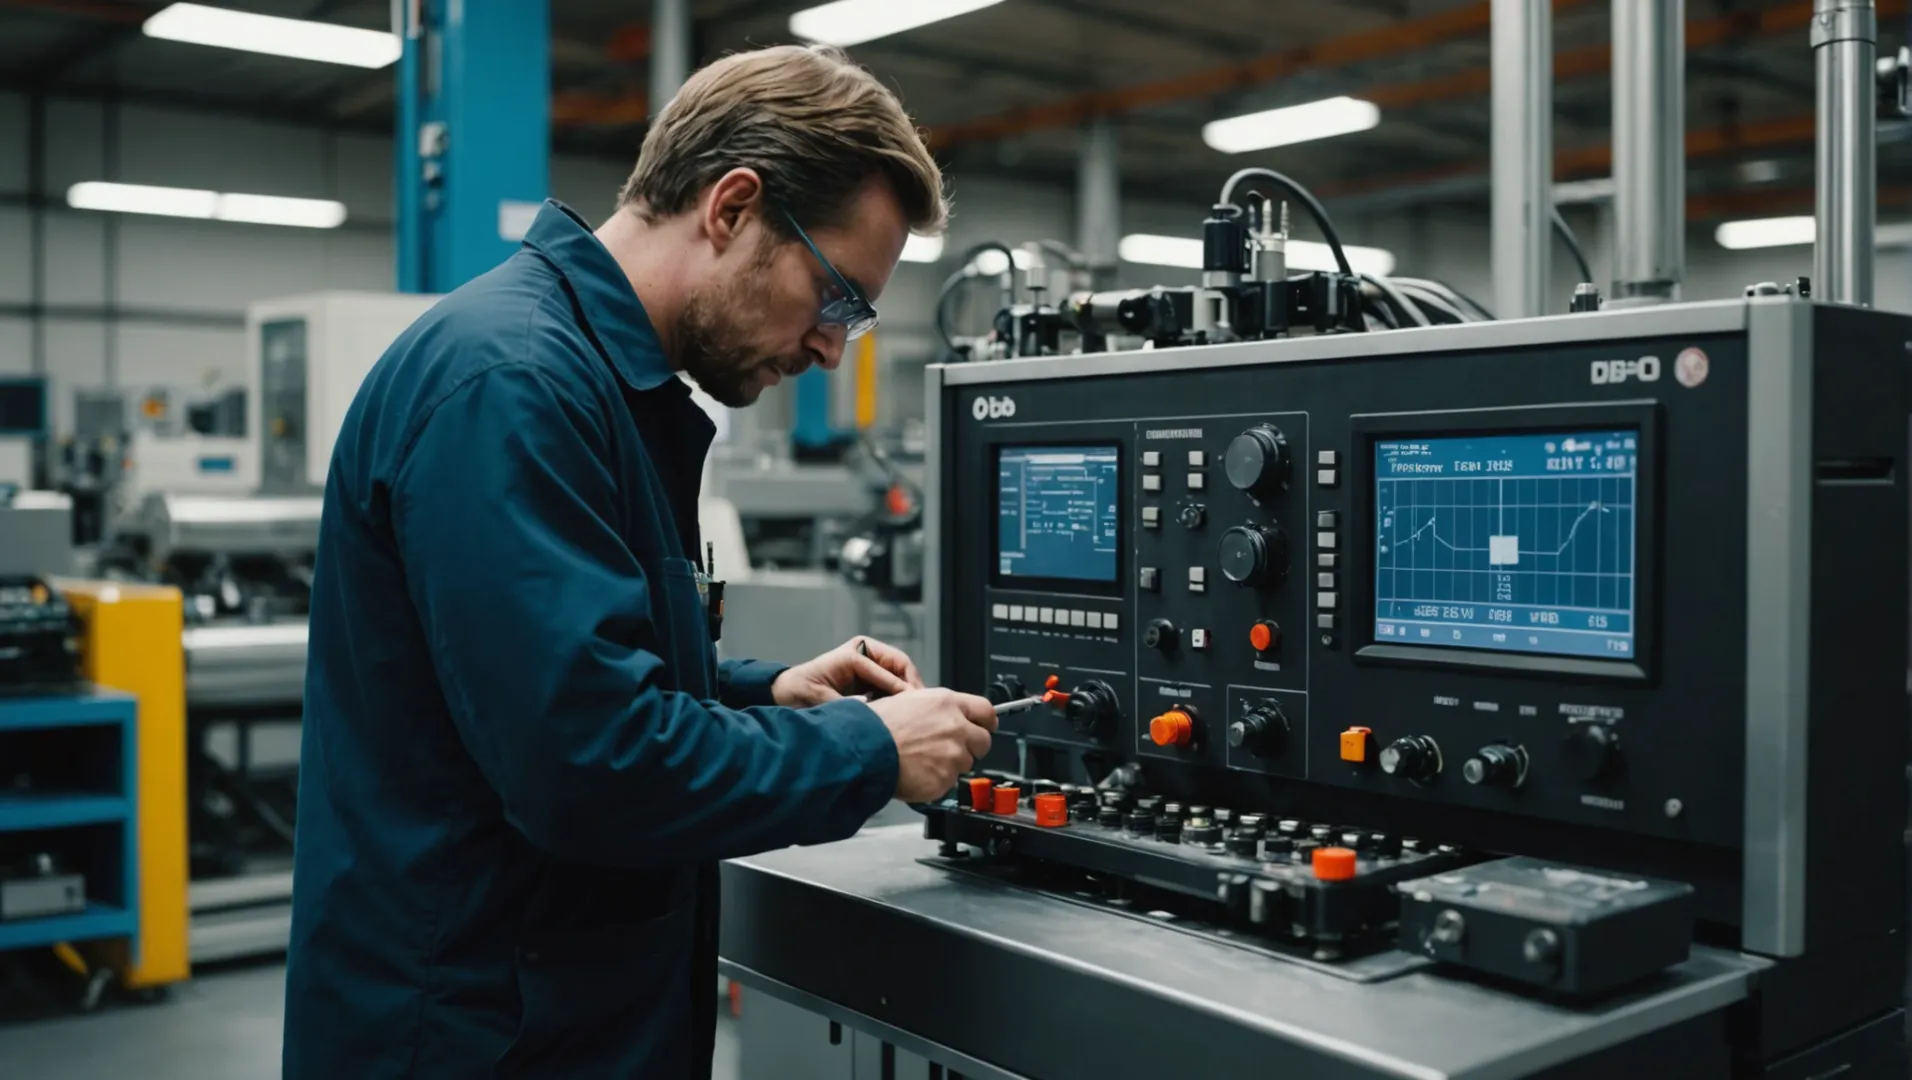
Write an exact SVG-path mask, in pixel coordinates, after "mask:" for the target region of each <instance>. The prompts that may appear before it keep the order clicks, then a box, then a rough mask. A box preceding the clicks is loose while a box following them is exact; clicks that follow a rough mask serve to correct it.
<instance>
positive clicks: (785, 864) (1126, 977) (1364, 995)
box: [722, 825, 1766, 1080]
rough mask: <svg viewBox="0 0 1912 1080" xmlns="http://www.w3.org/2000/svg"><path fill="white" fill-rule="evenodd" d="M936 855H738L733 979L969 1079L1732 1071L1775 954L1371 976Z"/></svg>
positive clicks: (1452, 1077) (885, 849)
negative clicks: (1581, 990)
mask: <svg viewBox="0 0 1912 1080" xmlns="http://www.w3.org/2000/svg"><path fill="white" fill-rule="evenodd" d="M933 853H934V845H933V844H932V843H930V842H929V841H926V840H924V839H923V836H922V832H921V829H920V828H918V827H916V826H911V825H903V826H894V827H889V828H877V829H869V830H866V831H865V832H864V833H862V834H861V835H859V836H857V837H855V838H853V839H850V840H846V841H844V842H842V843H840V844H833V845H829V846H827V847H817V848H791V849H788V850H785V851H779V852H773V853H770V854H766V855H761V856H756V857H753V858H749V859H740V860H735V861H732V862H730V863H727V864H726V865H725V866H724V870H723V875H724V911H723V943H722V955H723V958H724V960H723V971H724V974H725V975H727V976H729V977H730V978H732V979H735V980H737V981H738V982H740V983H742V984H743V985H745V986H746V987H751V988H754V989H757V990H759V991H760V992H763V993H767V994H770V995H772V996H776V997H780V998H782V999H784V1000H785V1001H787V1002H789V1003H791V1004H794V1005H797V1006H799V1007H801V1008H803V1009H806V1010H809V1011H811V1012H814V1013H817V1014H820V1015H821V1016H822V1017H824V1018H825V1019H826V1020H827V1021H835V1022H837V1023H840V1024H842V1025H844V1026H847V1027H850V1028H852V1029H855V1030H858V1031H861V1032H864V1033H867V1034H869V1035H872V1036H875V1037H877V1038H879V1039H881V1040H883V1041H884V1042H887V1043H890V1044H893V1045H895V1046H897V1047H900V1048H901V1049H903V1050H904V1051H907V1052H909V1053H912V1054H918V1055H921V1056H923V1057H924V1058H927V1059H928V1060H929V1061H931V1062H935V1063H938V1064H939V1065H940V1066H941V1067H942V1068H947V1069H949V1070H952V1071H955V1072H958V1073H960V1074H961V1075H963V1076H965V1077H969V1078H971V1080H977V1078H1018V1077H1024V1078H1030V1080H1073V1078H1078V1077H1097V1078H1105V1077H1113V1076H1134V1077H1147V1076H1161V1077H1196V1076H1307V1077H1310V1078H1318V1080H1331V1078H1338V1077H1377V1076H1381V1077H1404V1078H1413V1080H1463V1078H1465V1080H1499V1078H1506V1077H1528V1076H1546V1077H1582V1076H1585V1077H1594V1076H1605V1077H1611V1076H1617V1075H1624V1074H1625V1071H1626V1070H1628V1069H1633V1068H1636V1067H1639V1068H1645V1067H1648V1066H1650V1067H1651V1068H1652V1070H1653V1071H1652V1073H1651V1075H1662V1076H1674V1075H1677V1076H1681V1077H1688V1078H1698V1077H1715V1076H1717V1077H1725V1076H1727V1075H1729V1073H1728V1068H1729V1062H1728V1051H1727V1042H1726V1028H1727V1017H1726V1012H1727V1010H1728V1008H1729V1007H1730V1006H1732V1005H1733V1004H1735V1003H1737V1002H1739V1001H1741V1000H1743V999H1745V998H1746V996H1747V995H1748V993H1749V992H1750V991H1751V988H1752V986H1753V983H1754V981H1755V979H1756V977H1757V975H1758V973H1759V972H1760V971H1761V970H1762V969H1763V968H1764V967H1765V966H1766V965H1765V962H1764V961H1761V960H1759V959H1758V958H1755V957H1749V956H1743V955H1740V954H1736V953H1729V952H1723V951H1720V950H1715V949H1708V948H1695V949H1694V951H1693V955H1692V957H1691V958H1690V959H1689V960H1688V961H1687V962H1686V963H1684V964H1681V965H1679V966H1678V967H1676V968H1673V969H1671V970H1670V971H1668V972H1667V973H1665V974H1664V975H1663V976H1661V977H1659V978H1657V979H1655V980H1653V981H1652V982H1651V983H1649V984H1647V985H1645V986H1643V987H1640V988H1638V989H1635V990H1631V991H1629V992H1626V993H1622V994H1618V995H1615V996H1612V997H1608V998H1603V999H1600V1000H1598V1001H1596V1002H1594V1003H1592V1004H1572V1005H1569V1004H1560V1003H1553V1002H1549V1001H1545V1000H1542V999H1539V998H1535V997H1531V996H1526V995H1523V994H1519V993H1515V992H1512V991H1509V990H1506V989H1502V988H1499V987H1495V986H1490V985H1487V984H1485V983H1481V982H1475V981H1470V980H1467V979H1465V978H1459V977H1455V976H1451V975H1448V974H1445V973H1442V974H1436V973H1434V972H1431V971H1425V970H1424V971H1416V972H1413V973H1410V974H1406V975H1403V976H1401V977H1399V978H1394V979H1388V980H1384V981H1381V982H1375V983H1365V984H1364V983H1357V982H1351V981H1348V980H1346V979H1342V978H1338V977H1335V976H1333V975H1329V974H1324V973H1322V972H1320V971H1317V970H1311V969H1310V968H1309V967H1306V966H1303V965H1300V964H1293V963H1288V962H1284V961H1282V960H1279V959H1275V958H1271V957H1269V956H1267V955H1265V954H1262V953H1259V952H1253V951H1249V950H1246V949H1241V948H1236V947H1234V946H1231V945H1229V944H1227V943H1225V942H1219V941H1208V940H1202V939H1198V938H1193V937H1191V936H1189V935H1187V934H1183V933H1178V932H1176V931H1174V930H1171V929H1168V928H1166V927H1151V926H1148V925H1145V924H1141V923H1138V922H1137V921H1136V920H1134V919H1131V918H1127V917H1124V916H1122V915H1117V914H1112V913H1107V912H1101V911H1095V910H1091V909H1088V908H1084V907H1081V906H1078V905H1075V904H1071V903H1068V902H1066V901H1063V900H1060V899H1057V898H1054V897H1049V896H1044V895H1041V894H1038V893H1034V892H1030V891H1026V890H1021V889H1015V888H1010V887H1006V886H1002V885H997V884H994V883H991V882H988V881H986V880H983V879H980V878H977V877H975V876H973V875H959V874H951V873H949V872H946V871H943V870H939V869H936V868H934V867H932V866H927V865H924V864H923V863H921V862H919V861H918V859H919V858H920V857H922V856H925V855H929V854H933ZM826 1026H827V1025H820V1027H819V1031H818V1033H817V1037H818V1038H819V1039H823V1038H825V1037H826V1035H825V1032H824V1031H823V1030H822V1028H823V1027H826ZM748 1049H749V1048H748V1047H746V1052H748ZM939 1072H940V1070H939V1069H932V1070H931V1074H932V1075H936V1074H938V1073H939Z"/></svg>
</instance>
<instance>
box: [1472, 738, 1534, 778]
mask: <svg viewBox="0 0 1912 1080" xmlns="http://www.w3.org/2000/svg"><path fill="white" fill-rule="evenodd" d="M1461 778H1462V779H1463V780H1466V781H1467V782H1468V783H1470V784H1475V785H1484V786H1486V787H1503V788H1514V787H1519V786H1520V782H1521V781H1522V780H1524V779H1526V778H1527V751H1525V750H1522V749H1521V748H1520V747H1518V746H1507V745H1504V744H1502V743H1494V744H1493V745H1491V746H1483V747H1481V748H1480V750H1479V751H1477V752H1476V753H1475V754H1474V756H1473V757H1471V758H1468V759H1467V761H1466V762H1464V763H1463V764H1462V765H1461Z"/></svg>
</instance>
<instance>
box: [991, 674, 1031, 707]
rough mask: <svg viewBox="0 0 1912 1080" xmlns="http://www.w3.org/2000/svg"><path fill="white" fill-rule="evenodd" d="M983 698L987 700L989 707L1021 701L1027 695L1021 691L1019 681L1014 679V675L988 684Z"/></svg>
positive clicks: (1005, 676) (1021, 686)
mask: <svg viewBox="0 0 1912 1080" xmlns="http://www.w3.org/2000/svg"><path fill="white" fill-rule="evenodd" d="M983 696H984V697H986V698H988V699H989V703H990V704H991V705H1001V704H1003V703H1004V702H1009V701H1018V700H1021V699H1022V698H1024V697H1027V696H1028V694H1027V692H1026V691H1024V689H1023V685H1022V680H1021V679H1018V678H1016V677H1015V676H1014V675H1004V676H1003V677H1002V678H1000V679H997V680H996V681H995V682H992V683H990V684H989V686H988V688H987V689H985V690H984V691H983Z"/></svg>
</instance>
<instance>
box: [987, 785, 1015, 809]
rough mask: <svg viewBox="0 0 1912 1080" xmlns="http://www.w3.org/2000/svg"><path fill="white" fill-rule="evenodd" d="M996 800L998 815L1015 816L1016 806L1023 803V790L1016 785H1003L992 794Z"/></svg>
mask: <svg viewBox="0 0 1912 1080" xmlns="http://www.w3.org/2000/svg"><path fill="white" fill-rule="evenodd" d="M990 794H991V796H992V797H994V798H995V800H996V813H998V814H1013V813H1015V812H1016V805H1017V804H1018V803H1020V802H1021V801H1022V789H1021V788H1019V787H1017V786H1015V785H1014V784H1003V785H1002V786H1000V787H998V788H996V790H995V791H993V792H991V793H990Z"/></svg>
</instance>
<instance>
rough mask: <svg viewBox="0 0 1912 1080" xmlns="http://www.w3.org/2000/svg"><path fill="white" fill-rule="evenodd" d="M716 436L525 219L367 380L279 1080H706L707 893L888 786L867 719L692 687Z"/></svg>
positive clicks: (711, 955) (548, 231)
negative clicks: (700, 562)
mask: <svg viewBox="0 0 1912 1080" xmlns="http://www.w3.org/2000/svg"><path fill="white" fill-rule="evenodd" d="M712 434H713V428H712V425H711V423H710V420H709V418H708V417H706V416H705V415H704V414H703V412H702V410H701V409H699V408H698V407H697V405H696V404H695V402H693V401H692V400H691V399H690V396H689V392H688V390H687V388H686V387H685V385H684V384H683V382H682V381H681V380H679V379H678V378H677V377H676V376H675V375H674V374H673V373H672V371H671V370H670V368H669V365H668V364H667V362H666V360H665V358H664V355H663V352H662V350H661V349H660V347H659V344H658V340H657V335H656V333H655V331H654V330H653V329H652V327H651V324H650V321H649V319H648V318H647V316H646V315H645V313H644V309H643V308H642V307H641V306H640V305H639V303H638V300H637V296H636V294H635V293H634V292H633V291H632V289H631V286H630V284H629V281H628V279H627V278H626V277H625V276H624V274H623V272H622V271H621V270H620V269H619V268H618V266H617V263H616V262H615V261H614V260H613V259H612V258H611V256H610V253H609V252H608V251H606V250H605V248H604V247H603V245H601V244H600V243H599V242H598V241H597V239H596V238H595V237H594V236H592V235H591V232H590V230H589V229H588V228H587V227H586V226H585V224H584V223H583V222H582V221H580V220H578V219H577V218H576V217H575V216H574V215H573V214H571V212H570V211H568V210H566V209H564V208H563V207H560V206H558V205H557V204H555V203H552V204H547V205H546V206H545V207H544V209H543V211H542V212H541V213H540V214H539V216H538V218H537V221H536V223H535V224H534V225H533V226H532V229H531V232H530V234H529V235H528V236H527V237H526V239H525V244H524V246H523V248H522V249H521V250H519V251H518V252H517V253H516V254H514V255H513V256H512V257H511V258H510V259H509V260H508V261H506V262H505V264H504V265H503V266H501V267H499V268H498V269H496V270H494V271H492V272H491V273H489V274H486V275H485V276H483V277H481V278H479V279H477V280H475V281H473V282H472V283H470V284H469V285H466V286H464V287H463V288H461V289H459V290H457V291H456V292H454V293H452V294H451V295H450V296H448V297H446V298H445V299H444V300H443V301H441V302H440V303H438V304H437V305H436V306H434V307H433V308H432V309H431V311H430V312H429V313H428V314H426V315H425V316H424V317H423V318H421V319H420V320H419V321H418V322H417V323H416V324H415V325H413V326H412V327H411V328H410V329H409V330H407V331H406V332H405V334H404V335H403V336H402V337H400V338H399V339H398V341H397V342H396V343H395V344H394V345H393V346H392V347H391V349H390V350H389V351H388V352H387V353H386V354H385V356H384V357H383V358H381V359H380V360H379V362H378V364H377V366H376V367H374V368H373V370H372V372H371V374H370V376H369V377H368V378H367V379H366V381H365V384H364V386H363V387H362V388H361V389H360V391H359V394H358V398H357V400H356V401H355V402H354V403H353V405H352V408H351V410H350V412H349V413H348V414H347V415H346V419H345V423H344V428H343V430H342V431H340V433H339V437H338V442H337V445H336V448H335V450H334V453H333V458H332V464H331V472H330V476H329V479H328V481H327V484H326V491H325V511H324V519H323V524H322V526H321V529H320V537H319V549H318V565H317V570H316V573H315V575H314V582H313V593H312V632H311V646H310V659H309V661H308V668H307V675H306V687H305V731H304V744H303V750H302V755H301V759H300V767H301V769H300V778H299V814H298V833H297V841H298V843H297V856H296V866H295V870H294V886H293V914H292V944H291V952H290V956H289V958H288V963H287V968H286V1030H285V1075H286V1076H287V1077H289V1078H292V1080H303V1078H313V1080H317V1078H323V1080H342V1078H346V1077H350V1078H352V1080H376V1078H382V1077H430V1078H438V1077H456V1078H464V1077H487V1076H489V1077H519V1076H538V1077H547V1076H550V1077H590V1078H612V1077H644V1078H647V1080H648V1078H652V1077H657V1078H673V1080H674V1078H678V1077H705V1076H708V1074H709V1070H710V1055H711V1044H712V1040H713V1038H714V1025H715V1022H716V999H717V986H716V925H717V924H716V912H717V891H716V869H715V860H718V859H722V858H726V857H730V856H736V855H744V854H748V853H752V852H758V851H764V850H769V849H774V848H778V847H784V846H787V845H790V844H805V843H819V842H823V841H828V840H835V839H840V838H842V837H845V836H848V835H850V834H851V833H853V832H855V831H856V829H857V828H858V827H859V826H860V825H861V824H862V823H863V822H864V820H865V819H867V818H868V817H869V816H870V815H871V814H873V813H875V812H876V811H877V810H878V809H879V808H881V807H882V805H883V804H884V803H885V802H886V801H887V800H888V799H889V798H890V796H891V795H892V794H893V793H894V791H895V789H896V769H897V765H896V749H895V745H894V743H893V742H892V741H891V739H890V737H889V734H888V732H887V730H886V729H885V728H884V726H883V724H882V722H881V721H880V720H878V719H877V717H876V715H875V714H874V713H872V712H871V711H870V710H869V708H868V707H867V706H864V705H862V704H860V703H857V702H853V701H842V702H835V703H832V704H830V705H826V706H823V707H821V708H816V709H806V710H796V709H786V708H778V707H775V706H773V705H772V704H771V702H770V683H771V680H772V679H774V678H775V676H776V675H777V673H778V671H779V670H780V669H778V668H775V667H773V666H770V665H766V664H759V663H754V662H749V661H725V662H724V663H723V664H721V665H720V664H718V663H717V661H716V651H715V646H714V645H713V644H712V642H711V638H710V631H709V627H708V623H707V621H706V617H705V611H704V603H703V599H702V597H701V595H700V590H699V580H698V574H697V568H696V566H695V565H694V563H693V562H692V559H691V553H693V552H695V551H696V550H697V548H698V544H697V524H696V522H697V486H698V483H699V479H700V477H701V472H702V467H703V460H704V455H705V453H706V452H707V451H708V449H709V446H710V440H711V437H712ZM791 930H792V932H793V933H802V932H803V928H801V927H792V928H791Z"/></svg>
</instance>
